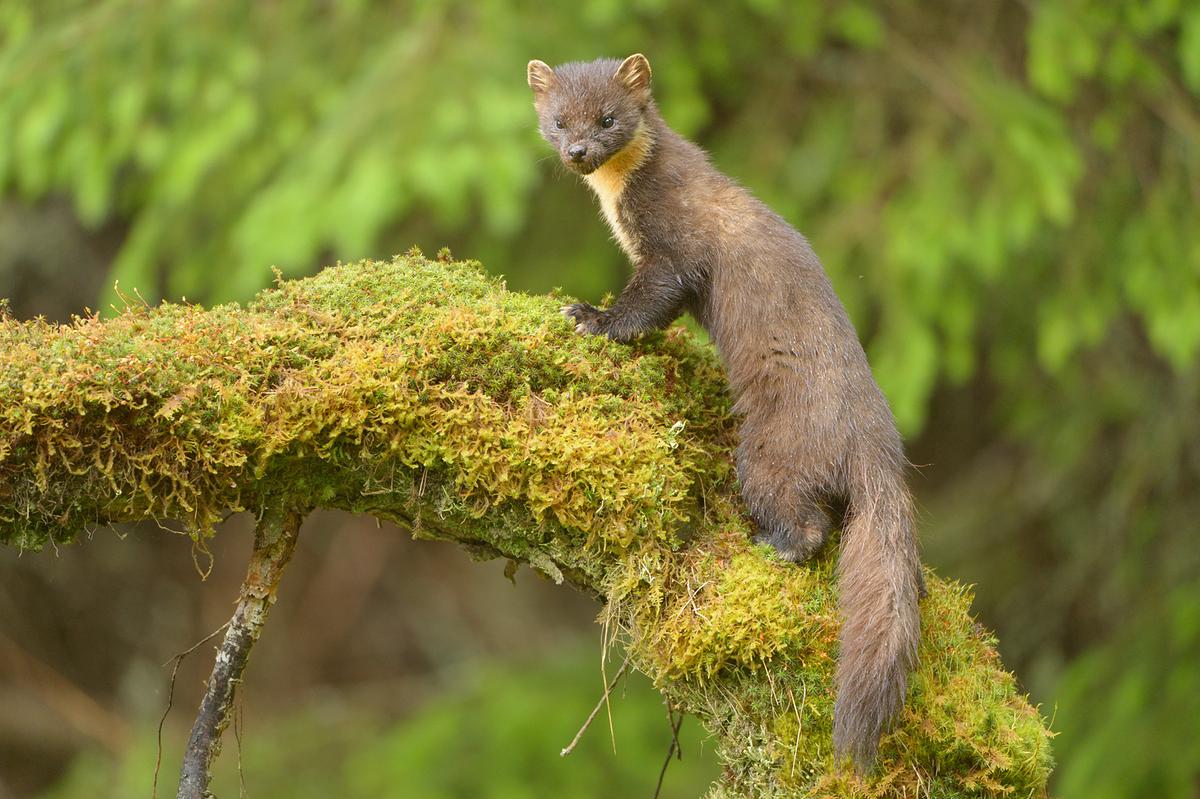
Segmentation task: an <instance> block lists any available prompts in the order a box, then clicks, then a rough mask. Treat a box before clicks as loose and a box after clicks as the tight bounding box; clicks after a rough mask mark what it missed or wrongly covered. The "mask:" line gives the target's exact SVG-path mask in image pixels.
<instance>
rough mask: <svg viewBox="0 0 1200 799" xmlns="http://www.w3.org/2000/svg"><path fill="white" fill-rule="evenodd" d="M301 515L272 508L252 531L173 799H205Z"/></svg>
mask: <svg viewBox="0 0 1200 799" xmlns="http://www.w3.org/2000/svg"><path fill="white" fill-rule="evenodd" d="M302 520H303V514H302V513H301V512H300V511H297V510H292V509H288V510H283V509H279V508H271V509H268V510H266V511H264V513H263V515H262V518H261V519H259V522H258V527H257V528H256V529H255V531H254V552H253V554H252V555H251V556H250V567H249V568H248V569H247V571H246V579H245V581H244V582H243V583H242V590H241V593H240V594H239V596H238V604H237V609H236V610H235V611H234V613H233V618H231V619H230V620H229V626H228V627H227V628H226V630H225V637H224V639H222V641H221V646H220V648H219V649H218V650H217V657H216V662H215V663H214V664H213V670H212V675H211V676H210V677H209V678H208V689H207V690H206V691H205V693H204V698H203V700H201V702H200V710H199V712H198V713H197V714H196V722H195V723H194V724H193V725H192V734H191V736H190V737H189V738H188V743H187V749H185V750H184V754H183V765H182V766H181V767H180V770H179V792H178V794H177V799H209V797H211V796H212V794H210V793H209V791H208V785H209V782H210V781H211V780H212V774H211V768H212V764H213V762H214V761H215V760H216V759H217V755H219V754H220V752H221V734H222V733H223V732H224V731H225V728H226V727H228V726H229V722H230V719H231V717H232V715H233V708H234V694H235V692H236V690H237V685H238V683H240V682H241V681H242V673H243V672H244V671H245V670H246V662H247V660H249V658H250V649H251V648H252V647H253V646H254V643H255V642H256V641H257V640H258V636H259V635H260V634H261V633H262V627H263V624H264V623H265V622H266V619H267V614H268V613H269V612H270V609H271V605H272V604H274V602H275V590H276V588H277V587H278V585H279V580H280V578H281V577H282V576H283V569H284V567H285V566H286V565H287V562H288V560H289V559H290V558H291V556H292V552H293V550H294V549H295V547H296V534H297V532H298V531H299V529H300V522H301V521H302Z"/></svg>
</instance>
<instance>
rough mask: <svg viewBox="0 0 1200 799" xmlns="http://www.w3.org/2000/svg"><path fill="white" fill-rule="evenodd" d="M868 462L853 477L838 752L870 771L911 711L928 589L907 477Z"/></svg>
mask: <svg viewBox="0 0 1200 799" xmlns="http://www.w3.org/2000/svg"><path fill="white" fill-rule="evenodd" d="M864 460H865V461H866V462H865V463H862V464H861V465H860V466H859V467H858V468H855V469H853V470H852V474H851V475H850V477H851V484H850V508H849V516H848V520H847V523H846V527H845V531H844V533H843V535H842V552H841V556H840V559H839V560H838V579H839V584H840V593H841V609H842V637H841V653H840V655H839V656H838V665H837V703H836V705H835V707H834V713H833V747H834V751H835V752H836V753H837V754H838V755H839V756H843V757H844V756H846V755H849V756H850V757H852V758H853V759H854V763H855V766H857V768H858V769H859V770H860V771H862V772H866V771H867V770H869V769H870V767H871V765H872V763H873V762H874V760H875V751H876V749H877V748H878V746H879V736H880V735H881V734H882V733H883V731H884V730H885V729H887V728H888V727H889V726H890V724H891V722H892V720H893V718H894V717H895V715H896V713H897V712H898V711H899V710H900V707H901V706H902V705H903V704H904V694H905V690H906V689H907V686H908V673H909V671H910V670H911V669H912V668H913V666H915V665H916V661H917V640H918V638H919V636H920V625H921V621H920V616H919V615H918V611H917V598H918V592H919V590H920V588H919V586H920V585H921V583H922V577H921V563H920V557H919V555H918V553H917V544H916V539H915V538H914V536H913V532H912V513H913V512H912V500H911V499H910V497H909V495H908V490H907V488H906V487H905V485H904V475H903V471H902V469H900V468H896V469H889V468H887V467H885V466H882V465H880V464H879V463H878V462H877V461H875V462H872V461H874V460H875V459H873V458H870V457H867V458H865V459H864Z"/></svg>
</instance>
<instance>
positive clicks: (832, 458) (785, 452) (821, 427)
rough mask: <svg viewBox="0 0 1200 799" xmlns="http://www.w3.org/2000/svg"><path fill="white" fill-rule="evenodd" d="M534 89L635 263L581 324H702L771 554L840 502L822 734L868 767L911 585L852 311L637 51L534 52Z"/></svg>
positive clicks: (558, 140)
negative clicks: (831, 686)
mask: <svg viewBox="0 0 1200 799" xmlns="http://www.w3.org/2000/svg"><path fill="white" fill-rule="evenodd" d="M529 83H530V86H531V88H532V89H533V91H534V98H535V106H536V108H537V111H538V116H539V120H540V123H541V130H542V134H543V135H544V136H545V138H546V139H547V141H549V142H550V143H551V144H553V145H554V146H555V147H556V148H557V149H558V151H559V153H560V156H561V157H562V159H563V162H564V163H565V164H566V165H567V167H568V168H570V169H572V170H574V171H577V172H579V173H580V174H583V175H584V176H585V179H586V180H587V181H588V183H589V184H590V185H591V187H592V188H593V190H595V191H596V193H597V195H598V197H599V198H600V202H601V207H602V209H603V211H604V214H605V217H606V218H607V220H608V222H609V224H610V226H611V227H612V229H613V232H614V235H615V236H616V238H617V240H618V242H619V243H620V245H621V247H622V249H624V250H625V252H626V253H627V254H628V255H629V258H630V260H631V261H632V262H633V264H634V272H633V275H632V277H631V278H630V281H629V283H628V285H627V286H626V287H625V289H624V291H622V293H621V296H620V298H619V299H618V300H617V302H616V303H614V304H613V306H612V307H610V308H608V309H606V310H600V309H598V308H595V307H593V306H591V305H587V304H579V305H574V306H569V307H568V308H565V309H564V313H566V314H567V315H568V316H569V317H570V318H572V319H574V320H575V321H576V323H577V328H576V329H577V330H579V331H580V332H582V333H594V334H603V335H607V336H609V337H611V338H613V339H616V340H618V341H628V340H630V339H632V338H634V337H636V336H638V335H640V334H641V333H643V332H645V331H647V330H651V329H654V328H658V327H662V326H664V325H666V324H669V323H670V322H671V321H672V320H673V319H675V318H676V317H677V316H678V315H679V314H680V313H682V312H684V311H689V312H690V313H691V314H692V315H693V316H695V318H696V319H697V320H698V321H699V322H700V323H701V324H702V325H704V327H705V328H706V329H707V330H708V331H709V333H710V334H711V335H712V338H713V340H714V341H715V342H716V345H717V349H718V350H719V351H720V353H721V357H722V359H723V360H724V362H725V366H726V369H727V371H728V373H729V384H730V388H731V390H732V392H733V395H734V397H735V399H736V402H735V405H734V410H735V411H736V412H737V413H739V414H741V416H742V417H743V422H742V426H741V428H740V430H739V443H738V448H737V463H738V476H739V479H740V481H741V486H742V494H743V496H744V498H745V500H746V504H747V506H748V507H749V510H750V513H751V515H752V516H753V518H754V520H755V522H756V523H757V524H758V527H759V530H760V532H759V536H758V540H761V541H765V542H767V543H770V544H771V545H773V546H774V547H775V548H776V549H777V550H778V551H779V553H780V555H781V556H782V557H784V558H786V559H788V560H792V561H796V562H799V561H803V560H805V559H807V558H808V557H810V556H811V555H812V554H813V553H814V552H816V551H817V550H818V549H819V548H820V547H821V545H822V544H823V543H824V541H825V537H826V535H827V534H828V532H829V530H830V528H831V526H832V521H831V518H830V515H829V510H828V509H829V508H830V507H834V506H836V505H837V504H839V503H845V506H846V507H847V508H848V510H847V516H846V520H845V525H844V528H845V532H844V535H843V537H842V552H841V557H840V560H839V562H838V573H839V578H840V588H841V606H842V611H843V614H844V623H843V625H842V636H841V654H840V656H839V662H838V670H837V689H838V696H837V703H836V707H835V712H834V732H833V742H834V746H835V748H836V751H837V752H838V753H840V754H842V755H849V756H851V757H852V758H853V759H854V761H855V763H856V764H857V765H858V767H859V768H860V769H863V770H865V769H867V768H869V767H870V764H871V763H872V762H873V760H874V756H875V751H876V748H877V746H878V742H879V736H880V734H881V733H882V731H883V730H884V729H886V728H887V727H888V725H889V724H890V722H891V720H892V719H893V718H894V716H895V714H896V712H897V711H898V710H899V708H900V706H901V705H902V704H903V702H904V694H905V690H906V685H907V679H908V672H909V670H910V669H911V668H912V667H913V665H914V664H915V662H916V656H917V639H918V636H919V624H920V622H919V618H918V613H917V598H918V594H919V592H920V591H921V590H922V581H921V573H920V561H919V558H918V553H917V545H916V540H915V538H914V536H913V532H912V504H911V501H910V499H909V494H908V491H907V489H906V487H905V482H904V472H905V469H906V466H907V462H906V460H905V457H904V450H903V445H902V443H901V440H900V436H899V434H898V433H897V431H896V426H895V423H894V421H893V419H892V414H891V411H890V409H889V408H888V405H887V401H886V400H885V399H884V397H883V394H882V393H881V392H880V390H879V387H878V386H877V385H876V384H875V380H874V378H873V377H872V375H871V370H870V367H869V366H868V364H867V358H866V355H865V354H864V352H863V349H862V346H861V344H860V343H859V341H858V337H857V335H856V334H855V331H854V328H853V326H852V325H851V323H850V319H849V318H848V317H847V315H846V312H845V309H844V308H843V307H842V304H841V303H840V302H839V301H838V298H837V296H836V295H835V294H834V291H833V287H832V286H831V284H830V282H829V279H828V277H826V275H825V272H824V270H823V269H822V268H821V264H820V262H819V261H818V260H817V256H816V255H815V254H814V253H813V250H812V248H811V247H810V246H809V244H808V241H807V240H805V238H804V236H802V235H801V234H800V233H798V232H797V231H796V230H795V229H794V228H792V227H791V226H790V225H789V224H788V223H787V222H785V221H784V220H783V219H782V218H781V217H779V216H778V215H777V214H775V213H774V212H773V211H771V209H769V208H768V207H766V206H765V205H763V204H762V203H761V202H759V201H758V200H757V199H755V198H754V197H753V196H751V194H750V193H749V192H747V191H746V190H745V189H743V188H742V187H741V186H739V185H737V184H736V183H734V182H733V181H732V180H730V179H729V178H727V177H726V176H724V175H723V174H721V173H720V172H718V171H717V170H716V169H715V168H714V167H713V166H712V165H711V164H710V163H709V160H708V158H707V156H706V155H705V154H704V152H703V151H702V150H700V148H698V147H696V146H695V145H693V144H691V143H690V142H688V141H686V140H685V139H683V138H682V137H680V136H679V135H678V134H676V133H675V132H674V131H672V130H671V129H670V128H669V127H667V125H666V123H665V122H664V121H663V119H662V117H661V116H660V115H659V113H658V110H657V109H656V108H655V106H654V102H653V100H652V99H651V97H650V91H649V87H650V65H649V62H647V61H646V59H645V57H644V56H641V55H634V56H630V57H629V58H627V59H625V61H624V62H618V61H616V60H611V59H602V60H599V61H592V62H588V63H572V64H565V65H562V66H560V67H558V68H556V69H553V70H552V69H551V68H550V67H549V66H547V65H546V64H544V63H542V62H540V61H533V62H530V65H529ZM606 118H607V119H611V124H608V125H607V126H606V124H605V120H606ZM581 148H582V149H585V150H586V155H584V156H582V157H578V158H577V157H572V155H571V154H570V152H571V150H572V149H573V150H575V151H576V156H578V151H579V150H580V149H581Z"/></svg>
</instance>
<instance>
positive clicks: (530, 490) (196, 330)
mask: <svg viewBox="0 0 1200 799" xmlns="http://www.w3.org/2000/svg"><path fill="white" fill-rule="evenodd" d="M563 301H564V300H563V298H561V297H545V296H540V297H539V296H528V295H523V294H518V293H513V292H509V291H507V290H505V288H504V285H503V282H502V281H501V280H499V279H497V278H494V277H489V276H488V275H486V274H485V273H484V271H483V270H482V268H481V267H480V266H479V265H478V264H474V263H462V262H453V261H451V260H450V259H449V258H448V257H446V256H441V257H439V258H438V259H437V260H429V259H426V258H424V257H423V256H421V255H420V254H419V253H416V252H412V253H410V254H408V255H407V256H404V257H400V258H396V259H394V260H393V261H391V262H377V261H364V262H360V263H356V264H348V265H339V266H337V267H334V268H329V269H326V270H324V271H323V272H321V273H320V274H318V275H317V276H315V277H312V278H309V279H306V280H299V281H290V282H281V283H280V284H279V285H278V286H277V287H276V288H274V289H272V290H269V291H266V292H264V293H263V294H261V295H260V296H259V297H258V298H257V299H256V300H255V301H253V302H251V303H250V304H249V305H247V306H246V307H240V306H237V305H224V306H219V307H216V308H212V309H204V308H201V307H198V306H193V305H174V304H163V305H161V306H159V307H157V308H147V307H144V306H136V307H131V308H127V309H126V310H125V311H124V312H123V313H121V314H120V315H118V316H117V317H116V318H113V319H108V320H101V319H99V318H95V317H87V318H81V319H76V320H74V321H73V322H71V323H70V324H67V325H51V324H48V323H45V322H42V321H36V320H35V321H29V322H20V321H17V320H15V319H13V318H12V317H11V316H9V315H7V314H4V313H0V402H2V403H3V404H2V405H0V542H2V543H8V544H10V545H13V546H17V547H21V548H36V547H41V546H44V545H45V544H46V543H47V542H48V541H54V542H56V543H66V542H69V541H71V540H74V539H75V538H76V537H77V536H78V534H79V533H80V532H81V531H85V530H88V529H90V528H91V527H94V526H97V525H105V524H111V523H114V522H120V521H130V520H139V519H173V520H177V521H178V522H179V523H181V524H183V525H184V526H185V528H186V529H187V530H188V531H189V532H190V533H191V534H192V535H193V536H194V537H196V538H197V539H204V538H206V537H208V536H211V535H213V534H214V532H215V530H216V527H215V525H216V523H217V522H218V521H219V520H220V519H222V518H224V516H226V515H227V514H228V513H230V512H232V511H236V510H241V509H250V510H258V509H261V508H263V507H266V506H267V505H270V504H272V503H278V502H279V501H284V502H287V503H289V504H291V505H294V506H300V507H306V508H314V507H324V508H341V509H346V510H352V511H359V512H367V513H372V514H375V515H376V516H378V517H380V518H386V519H392V520H395V521H397V522H400V523H401V524H402V525H404V526H405V527H406V528H407V529H409V530H410V531H411V532H412V533H413V534H414V535H417V536H420V537H432V538H441V539H446V540H454V541H457V542H459V543H460V544H462V545H463V546H464V547H466V548H467V549H468V550H469V551H470V552H472V553H473V554H477V555H480V556H497V555H499V556H504V557H508V558H512V559H514V560H520V561H524V562H527V563H530V564H531V565H532V566H533V567H534V568H537V569H538V570H539V571H542V572H543V573H545V574H547V575H549V576H551V577H552V578H554V579H557V580H566V581H568V582H571V583H572V584H574V585H576V586H577V587H579V588H582V589H584V590H586V591H589V592H591V593H593V594H595V595H596V596H597V597H599V598H600V599H601V600H602V601H603V602H604V611H603V613H602V617H603V620H604V623H605V624H606V627H607V628H608V629H609V630H611V631H613V633H614V634H615V635H617V636H620V637H621V638H622V639H623V640H624V642H625V643H626V645H627V646H628V648H629V651H630V654H631V657H632V658H633V662H634V663H635V664H636V665H637V666H638V667H639V668H641V669H642V670H643V671H645V672H646V673H647V674H649V675H650V676H651V677H652V678H653V679H654V680H655V682H656V683H657V684H658V685H659V687H660V688H661V689H662V690H663V691H664V693H665V694H666V695H667V696H668V697H669V698H670V699H671V700H672V701H673V702H674V703H675V704H677V705H678V706H680V707H683V708H686V709H687V710H688V711H690V712H692V713H694V714H696V715H697V716H699V717H700V718H701V719H702V720H703V721H704V722H705V724H706V725H708V727H709V729H710V730H711V731H712V732H713V733H714V735H715V736H716V739H717V745H718V750H719V752H720V754H721V756H722V758H723V759H724V762H725V766H726V768H725V775H724V778H723V780H722V782H721V784H720V785H718V786H714V788H713V792H712V794H711V796H712V797H720V796H754V797H765V796H850V797H876V796H895V797H900V796H931V797H951V796H955V797H959V796H997V795H1012V796H1019V797H1028V796H1043V795H1045V784H1046V779H1047V775H1048V773H1049V770H1050V767H1051V757H1050V752H1049V745H1048V738H1049V733H1048V731H1047V729H1046V726H1045V723H1044V721H1043V720H1042V718H1041V716H1040V715H1039V714H1038V712H1037V711H1036V710H1035V709H1034V708H1032V707H1031V706H1030V705H1029V703H1028V702H1027V701H1026V700H1025V699H1024V698H1023V697H1022V696H1021V695H1020V694H1019V693H1018V691H1017V689H1016V685H1015V682H1014V680H1013V678H1012V676H1011V675H1009V674H1008V673H1007V672H1005V671H1004V670H1003V667H1002V666H1001V665H1000V662H999V659H998V657H997V655H996V651H995V645H994V641H993V640H992V639H991V638H990V637H989V636H988V635H987V634H986V633H984V632H982V631H981V630H980V629H979V628H978V627H977V625H975V623H974V622H973V621H972V620H971V618H970V615H969V612H968V609H969V605H970V597H969V594H968V593H967V592H966V591H965V590H964V589H963V588H961V587H960V586H958V585H956V584H954V583H952V582H948V581H943V580H941V579H938V578H937V577H935V576H933V575H929V586H930V594H929V596H928V597H927V598H926V599H925V600H924V601H923V607H922V617H923V621H924V633H923V640H922V646H921V655H922V660H921V666H920V669H919V670H918V671H917V673H916V674H915V675H914V676H913V679H912V686H911V688H910V691H909V696H908V701H907V705H906V708H905V710H904V713H903V716H902V718H901V719H900V720H899V722H898V724H897V725H896V727H895V729H894V730H893V731H891V732H890V733H889V734H888V735H887V736H886V737H885V738H884V740H883V742H882V745H881V748H880V759H879V765H878V767H877V770H876V772H875V773H874V774H873V775H872V776H871V778H869V779H862V778H859V777H856V776H854V775H853V773H852V772H850V771H848V770H847V769H846V768H845V766H844V764H840V763H837V762H835V761H834V759H833V756H832V753H831V751H830V744H829V737H830V723H831V715H832V703H833V693H832V675H833V668H834V664H835V662H836V657H837V631H838V623H839V622H838V613H837V584H836V579H835V577H834V570H833V564H834V561H835V557H836V552H835V551H834V550H835V549H836V542H834V543H831V545H830V547H829V548H828V549H829V551H827V552H826V553H825V554H824V555H823V556H822V557H820V558H818V559H817V560H815V561H814V562H812V563H810V564H806V565H804V566H800V567H797V566H793V565H789V564H784V563H781V562H778V561H776V560H775V559H774V558H773V557H772V556H771V555H770V553H769V552H768V551H766V550H765V549H763V548H761V547H755V546H753V545H752V544H751V543H750V541H749V533H750V531H751V525H750V523H749V521H748V520H747V519H746V517H745V514H744V512H743V510H742V506H741V503H740V500H739V498H738V495H737V485H736V478H735V475H734V470H733V468H732V465H731V463H730V453H731V451H732V448H733V444H734V440H735V439H734V436H735V427H736V420H734V419H733V418H731V416H730V408H729V402H728V399H727V397H726V393H725V388H724V380H723V377H722V373H721V370H720V366H719V363H718V362H717V360H716V359H715V357H714V355H713V353H712V352H711V350H710V349H708V348H707V347H705V346H703V345H701V344H699V343H697V342H696V340H695V339H694V338H693V337H692V336H691V335H690V334H689V333H688V332H687V331H686V330H685V329H683V328H682V327H675V328H672V329H670V330H668V331H666V332H665V333H661V334H656V335H653V336H650V337H647V338H646V339H644V340H643V341H641V342H639V343H637V344H635V345H632V346H629V345H622V344H616V343H613V342H610V341H607V340H605V339H601V338H592V337H580V336H577V335H575V334H574V332H573V331H572V329H571V326H570V325H569V324H568V323H567V322H566V321H565V320H563V319H562V318H561V316H560V315H559V313H558V307H559V306H560V305H561V304H562V303H563Z"/></svg>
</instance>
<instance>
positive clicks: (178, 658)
mask: <svg viewBox="0 0 1200 799" xmlns="http://www.w3.org/2000/svg"><path fill="white" fill-rule="evenodd" d="M228 626H229V622H225V623H224V624H222V625H221V626H220V627H218V628H217V629H215V630H213V631H212V632H211V633H209V634H208V635H206V636H204V637H203V638H201V639H200V640H199V641H197V642H196V643H194V644H192V645H191V646H189V647H188V648H187V649H185V650H183V651H182V652H180V653H179V654H177V655H175V656H174V657H173V658H171V660H173V661H175V666H174V668H172V669H171V684H170V686H169V687H168V688H167V707H166V709H165V710H163V714H162V718H160V719H159V720H158V738H157V741H156V743H155V745H154V784H153V786H152V788H151V791H150V796H151V797H152V799H158V771H159V769H160V768H162V731H163V725H164V724H166V722H167V715H168V714H170V712H171V706H172V705H174V704H175V678H176V677H178V676H179V664H180V663H183V659H184V658H186V657H187V656H188V655H190V654H192V653H193V652H195V651H196V650H197V649H199V648H200V647H202V646H204V645H205V644H207V643H208V642H209V641H211V640H212V639H214V638H216V637H217V636H218V635H219V634H220V633H221V631H222V630H224V629H225V628H226V627H228ZM171 660H168V661H167V663H170V662H171ZM167 663H164V664H163V666H166V665H167Z"/></svg>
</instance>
